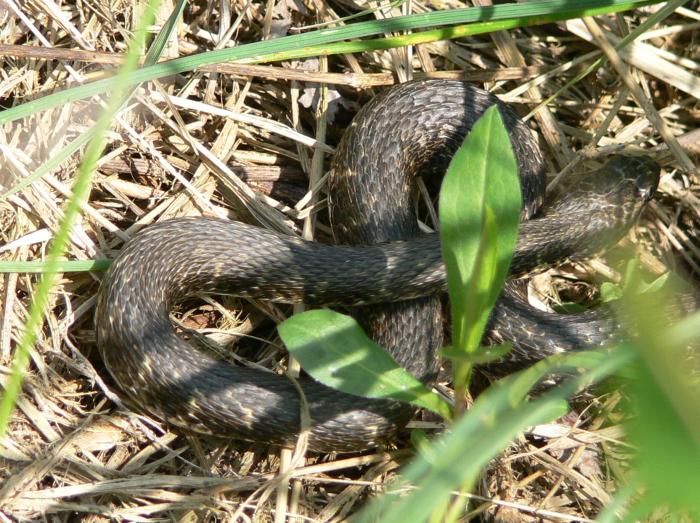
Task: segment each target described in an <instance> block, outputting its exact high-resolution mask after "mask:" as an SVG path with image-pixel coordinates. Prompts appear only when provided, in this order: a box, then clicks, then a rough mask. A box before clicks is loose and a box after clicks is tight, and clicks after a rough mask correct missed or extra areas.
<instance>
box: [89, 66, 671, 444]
mask: <svg viewBox="0 0 700 523" xmlns="http://www.w3.org/2000/svg"><path fill="white" fill-rule="evenodd" d="M493 103H496V100H495V98H494V97H492V96H491V95H489V94H488V93H486V92H484V91H482V90H480V89H477V88H475V87H472V86H469V85H467V84H464V83H462V82H459V81H450V80H424V81H419V82H411V83H408V84H403V85H401V86H397V87H395V88H391V89H389V90H387V92H386V93H384V94H383V95H381V96H378V97H377V98H375V99H374V100H372V101H371V102H370V103H369V104H367V106H366V107H365V108H363V110H362V111H361V112H360V113H359V114H358V115H357V117H356V119H355V120H354V122H353V124H352V126H351V127H350V128H349V129H348V131H347V133H346V135H345V137H344V138H343V140H342V142H341V144H340V145H339V148H338V153H337V155H336V157H335V159H334V161H333V166H332V173H331V181H330V187H329V192H330V194H331V201H330V211H331V221H332V225H333V230H334V234H335V236H336V240H337V241H338V242H339V243H340V244H341V245H323V244H320V243H314V242H307V241H303V240H300V239H298V238H292V237H289V236H284V235H281V234H278V233H275V232H272V231H268V230H264V229H260V228H257V227H254V226H251V225H246V224H242V223H238V222H226V221H222V220H216V219H210V218H183V219H176V220H170V221H167V222H164V223H161V224H157V225H153V226H151V227H149V228H147V229H146V230H144V231H143V232H142V233H140V234H139V235H138V236H136V237H135V238H134V239H133V240H132V241H130V242H128V243H127V245H126V246H125V247H124V249H123V250H122V252H121V253H120V255H119V257H118V258H117V260H116V261H115V263H114V264H113V266H112V267H111V269H110V271H109V273H108V275H107V277H106V278H105V281H104V282H103V284H102V286H101V288H100V292H99V296H98V304H97V312H96V318H95V322H96V329H97V342H98V347H99V350H100V353H101V355H102V357H103V359H104V362H105V365H106V367H107V369H108V370H109V372H110V374H111V375H112V377H113V378H114V380H115V382H116V383H117V384H118V386H119V388H120V389H121V390H122V392H123V393H124V394H125V395H126V396H127V397H128V398H129V399H130V400H131V401H132V402H133V403H134V404H136V405H138V406H139V407H140V408H141V409H143V410H145V411H148V412H150V413H151V414H153V415H155V416H157V417H159V418H161V419H164V420H167V421H169V422H171V423H173V424H175V425H179V426H183V427H186V428H188V429H190V430H196V431H200V432H203V433H211V434H217V435H221V436H225V437H235V438H238V439H245V440H249V441H258V442H264V443H266V444H274V445H292V444H294V443H295V442H296V438H297V436H298V434H299V430H300V429H299V423H300V422H299V419H300V415H299V413H300V402H299V397H298V393H297V391H296V389H295V388H294V386H293V385H292V383H291V382H290V381H289V380H288V379H287V378H285V377H283V376H278V375H276V374H274V373H269V372H263V371H260V370H256V369H250V368H244V367H238V366H233V365H230V364H229V363H226V362H223V361H219V360H216V359H214V358H213V357H212V356H211V355H209V354H206V353H203V352H200V351H198V350H196V349H195V348H194V347H192V346H191V345H189V344H188V343H187V342H186V341H184V340H183V339H182V338H181V337H180V336H179V335H178V334H177V333H176V332H175V330H174V328H173V326H172V324H171V322H170V320H169V317H168V314H169V311H170V310H171V309H172V308H173V306H174V305H175V304H177V303H178V302H179V301H181V300H183V299H184V298H185V297H187V296H189V295H191V294H193V293H196V292H227V293H231V294H236V295H240V296H249V297H254V298H256V299H268V300H273V301H278V302H287V303H290V302H305V303H307V304H310V305H333V304H340V305H344V306H362V307H358V309H357V311H356V312H357V316H358V318H359V319H360V321H361V323H362V324H363V325H364V326H365V327H366V328H367V330H368V332H369V334H370V335H371V336H372V337H373V338H374V339H375V340H377V341H378V342H379V343H381V344H382V345H384V346H387V347H388V348H390V349H391V351H392V353H393V355H394V357H395V358H396V359H397V361H398V362H399V363H400V364H402V365H404V366H405V367H407V368H408V369H409V370H411V371H412V372H413V373H415V374H416V375H418V376H420V377H422V378H424V379H426V380H429V379H430V378H431V377H432V376H433V375H434V374H435V371H436V369H437V358H436V350H437V348H438V347H439V346H440V344H441V342H442V320H441V318H440V316H439V306H438V302H437V298H436V297H435V296H436V293H438V292H440V291H441V290H444V288H445V270H444V266H443V264H442V260H441V254H440V243H439V238H438V236H437V235H422V236H417V234H418V229H417V224H416V221H415V217H414V214H413V203H412V193H413V180H414V178H415V176H417V175H421V176H424V177H426V179H428V180H429V179H431V178H435V177H439V176H441V175H442V174H443V173H444V171H445V168H446V166H447V164H448V162H449V159H450V157H451V156H452V154H453V152H454V150H455V149H456V147H457V146H458V145H459V144H460V143H461V142H462V140H463V138H464V136H465V135H466V133H467V132H468V131H469V129H471V126H472V125H473V123H474V122H475V121H476V119H477V118H478V117H479V116H480V115H481V114H482V113H483V111H484V110H485V109H486V108H487V107H488V106H489V105H491V104H493ZM500 107H501V109H500V110H501V114H502V115H503V117H504V120H505V122H506V125H507V126H508V128H509V132H510V134H511V137H512V142H513V145H514V150H515V153H516V156H517V158H518V165H519V170H520V176H521V180H522V186H523V201H524V208H523V213H522V215H523V218H529V217H531V216H532V215H533V214H534V213H535V212H536V211H537V210H538V209H539V207H540V204H541V202H542V200H543V192H544V170H543V162H542V159H541V155H540V153H539V150H538V148H537V144H536V142H535V140H534V138H533V136H532V134H531V133H530V131H529V130H528V129H527V128H526V127H525V125H524V124H522V123H521V122H520V121H519V120H518V119H517V118H516V117H515V115H514V114H513V113H512V112H511V111H510V110H509V109H507V108H506V107H505V106H502V105H501V106H500ZM658 174H659V168H658V166H656V164H654V163H653V162H652V161H651V160H648V159H646V158H639V157H638V158H630V157H616V158H614V159H612V160H611V161H610V162H608V163H607V164H606V165H605V166H604V167H602V168H601V169H600V170H599V171H597V172H595V173H593V174H591V175H590V176H589V177H588V178H587V181H586V182H585V183H581V184H578V185H577V186H576V188H574V189H573V190H571V191H569V192H568V193H567V194H565V195H564V196H563V197H562V199H560V200H557V201H555V202H553V203H552V204H551V205H549V206H548V207H545V208H544V210H543V213H542V216H541V217H537V218H534V219H532V220H529V221H526V222H523V223H522V224H521V230H520V235H519V240H518V247H517V250H516V255H515V258H514V261H513V270H512V272H513V273H514V274H521V273H524V272H527V271H529V270H532V269H534V268H538V267H541V266H543V265H546V264H551V263H557V262H559V261H561V260H563V259H567V258H570V257H572V256H585V255H587V254H592V253H594V252H596V251H598V250H600V249H601V248H602V247H604V246H605V245H607V244H608V243H610V242H614V241H616V240H617V239H618V238H619V237H620V236H621V235H622V234H624V232H626V230H627V229H628V228H629V226H630V225H631V224H632V223H634V221H635V220H636V218H637V217H638V216H639V214H640V212H641V210H642V208H643V205H644V203H645V202H646V201H647V200H648V198H649V197H650V196H651V194H653V191H654V189H655V188H656V184H657V182H658ZM574 224H575V225H574ZM358 244H359V245H358ZM394 301H397V303H391V304H387V303H386V302H394ZM368 305H369V306H368ZM542 321H544V322H545V323H544V324H541V323H538V322H542ZM596 322H597V323H596ZM562 325H564V326H565V327H564V328H562ZM613 329H614V322H611V321H610V319H609V318H607V317H602V316H600V315H598V316H596V315H595V313H591V314H590V315H588V316H586V315H581V316H571V317H569V318H568V319H566V320H565V321H562V319H561V318H558V317H557V316H553V315H544V316H543V313H539V312H537V311H533V310H532V309H530V308H529V307H528V306H527V305H526V304H524V303H523V302H522V301H520V300H519V298H518V297H517V296H516V295H515V294H514V293H511V292H509V291H508V290H507V291H506V292H505V293H504V295H503V297H502V298H501V299H500V300H499V303H498V305H497V307H496V310H495V311H494V314H493V315H492V318H491V323H490V333H489V336H490V337H491V339H493V340H495V341H500V340H504V339H509V340H510V339H512V340H514V341H515V347H516V350H515V351H514V356H513V358H514V361H513V362H512V363H514V365H515V366H517V365H518V362H520V365H521V366H522V365H523V364H525V363H530V362H532V361H534V360H537V359H541V358H542V357H544V356H546V355H548V354H550V353H552V352H557V351H563V350H570V349H572V348H577V347H579V346H580V345H581V342H582V341H585V344H586V345H587V346H595V345H598V344H600V343H603V342H604V341H605V340H606V339H608V337H609V335H610V332H612V330H613ZM572 333H573V335H572ZM547 340H554V341H547ZM299 382H300V384H301V387H302V389H303V390H304V394H305V396H306V399H307V401H308V404H309V409H310V414H311V434H310V439H309V445H310V448H311V449H312V450H315V451H341V452H343V451H360V450H364V449H367V448H371V447H374V446H376V445H378V444H380V443H382V442H385V441H387V440H390V439H392V438H393V437H394V436H395V435H396V433H397V432H398V431H399V430H401V428H402V427H403V426H404V425H405V423H406V422H407V420H408V419H409V417H410V415H411V412H412V411H411V409H410V408H407V407H406V406H405V405H403V404H401V403H398V402H393V401H382V400H368V399H363V398H360V397H356V396H351V395H348V394H343V393H340V392H337V391H334V390H331V389H329V388H327V387H325V386H323V385H321V384H319V383H317V382H315V381H313V380H312V379H309V378H301V379H300V380H299Z"/></svg>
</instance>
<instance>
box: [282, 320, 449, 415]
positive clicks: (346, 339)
mask: <svg viewBox="0 0 700 523" xmlns="http://www.w3.org/2000/svg"><path fill="white" fill-rule="evenodd" d="M277 329H278V331H279V334H280V337H281V338H282V341H283V342H284V344H285V345H286V346H287V349H288V350H289V352H290V354H292V356H294V357H295V358H296V359H297V360H299V362H300V363H301V366H302V367H303V368H304V370H305V371H306V372H308V373H309V374H310V375H311V376H313V377H314V378H315V379H317V380H318V381H320V382H321V383H323V384H325V385H328V386H329V387H333V388H334V389H337V390H340V391H343V392H347V393H349V394H355V395H358V396H363V397H366V398H391V399H395V400H400V401H408V402H411V403H413V404H415V405H417V406H419V407H424V408H426V409H430V410H432V411H433V412H436V413H437V414H440V415H441V416H442V417H444V418H448V419H449V418H450V415H451V414H450V407H449V405H448V404H447V403H446V402H445V401H444V400H443V399H442V398H440V397H439V396H438V395H437V394H435V393H433V392H431V391H430V390H428V389H427V388H426V387H425V386H424V385H423V384H422V383H421V382H420V381H418V380H417V379H416V378H414V377H413V376H412V375H411V374H410V373H408V372H407V371H406V370H404V369H403V368H401V367H400V366H399V365H398V364H397V363H396V361H394V359H393V358H392V357H391V355H389V353H388V352H386V350H384V349H383V348H382V347H380V346H379V345H377V344H376V343H374V342H373V341H372V340H371V339H369V338H368V337H367V335H366V334H365V333H364V331H363V330H362V328H361V327H360V326H359V324H358V323H357V322H356V321H355V320H354V319H353V318H351V317H350V316H345V315H344V314H340V313H338V312H335V311H332V310H329V309H320V310H313V311H307V312H304V313H302V314H297V315H295V316H292V317H291V318H289V319H287V320H285V321H284V322H282V323H281V324H280V325H279V326H278V328H277Z"/></svg>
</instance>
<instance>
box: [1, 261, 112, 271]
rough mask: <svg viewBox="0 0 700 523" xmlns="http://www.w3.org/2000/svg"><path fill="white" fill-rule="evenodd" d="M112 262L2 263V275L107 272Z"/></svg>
mask: <svg viewBox="0 0 700 523" xmlns="http://www.w3.org/2000/svg"><path fill="white" fill-rule="evenodd" d="M110 265H112V260H79V261H78V260H70V261H67V260H59V261H57V262H56V263H55V264H49V263H48V262H47V261H0V274H2V273H7V272H20V273H43V272H49V270H54V271H55V272H91V271H106V270H107V269H109V266H110Z"/></svg>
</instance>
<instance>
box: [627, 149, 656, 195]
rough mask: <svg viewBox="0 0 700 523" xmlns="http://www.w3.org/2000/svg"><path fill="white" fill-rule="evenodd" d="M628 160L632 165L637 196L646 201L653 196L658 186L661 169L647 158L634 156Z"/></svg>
mask: <svg viewBox="0 0 700 523" xmlns="http://www.w3.org/2000/svg"><path fill="white" fill-rule="evenodd" d="M629 160H630V163H631V164H632V165H634V171H633V172H634V173H635V179H634V181H635V185H636V188H637V191H638V193H639V196H640V197H641V198H642V199H643V200H644V201H648V200H650V199H651V198H652V196H654V193H655V192H656V189H657V187H658V186H659V177H660V175H661V167H660V166H659V164H658V163H656V162H655V161H654V160H652V159H651V158H649V157H648V156H635V157H632V158H629Z"/></svg>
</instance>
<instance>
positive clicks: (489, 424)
mask: <svg viewBox="0 0 700 523" xmlns="http://www.w3.org/2000/svg"><path fill="white" fill-rule="evenodd" d="M634 358H635V353H634V351H633V350H630V349H629V348H628V347H619V348H617V349H615V350H612V351H590V352H586V353H575V354H568V355H564V356H556V357H553V358H550V359H548V360H544V361H541V362H539V363H538V364H537V365H535V366H533V367H531V368H530V369H527V370H526V371H523V372H521V373H518V374H515V375H513V376H509V377H508V378H505V379H504V380H501V382H499V383H497V384H496V385H495V386H493V387H491V388H490V389H489V390H487V391H486V392H485V393H483V394H482V395H481V396H479V398H478V399H477V401H476V402H475V403H474V406H473V407H472V408H471V410H470V411H469V412H467V413H466V414H465V415H464V417H462V418H461V419H460V420H459V421H458V422H457V423H455V425H454V426H453V428H452V429H451V431H450V432H449V433H448V434H446V435H445V436H443V437H442V438H441V440H440V441H438V442H436V443H435V444H434V445H433V446H432V448H430V449H428V450H427V451H425V452H421V454H420V455H419V456H417V457H416V459H415V460H414V461H413V462H412V463H411V464H410V465H409V466H408V467H406V469H405V471H404V472H403V473H402V480H401V481H399V482H398V484H397V485H396V488H394V489H392V490H393V492H389V493H387V494H385V495H384V496H382V497H381V498H379V499H376V500H374V501H373V502H372V503H371V504H370V505H369V506H368V507H367V508H366V509H365V510H364V511H363V512H361V513H360V514H359V515H358V516H357V517H356V518H355V519H354V521H355V522H357V523H365V522H370V521H381V522H382V523H404V522H405V521H411V522H417V523H418V522H422V521H427V520H428V518H429V517H430V515H431V513H432V512H433V510H434V509H436V508H438V507H441V506H443V505H444V503H445V502H446V501H447V500H449V498H450V496H451V495H452V493H453V492H454V491H455V490H457V489H458V488H459V487H461V486H463V485H465V484H472V485H473V484H474V482H475V481H476V479H477V478H478V476H479V474H480V472H481V470H482V469H483V467H484V466H486V465H487V464H488V462H489V461H490V460H491V459H493V458H494V457H495V456H496V455H497V454H498V453H499V452H501V451H502V450H503V449H504V448H505V447H506V446H507V445H508V444H509V443H510V441H511V440H512V439H513V438H514V437H515V436H516V435H517V434H518V433H519V432H521V431H522V430H523V429H525V428H526V427H528V426H530V425H535V424H538V423H544V422H547V421H550V420H552V419H554V418H556V417H558V416H561V415H563V414H564V413H565V412H566V411H567V410H568V407H567V405H566V401H565V398H566V397H568V396H569V395H570V394H571V393H572V392H574V391H575V390H577V389H580V388H581V387H584V386H587V385H590V384H591V383H593V382H596V381H599V380H601V379H603V378H604V377H606V376H609V375H611V374H612V373H614V372H616V371H617V370H619V369H621V368H623V367H624V366H626V365H629V364H630V363H631V362H632V361H634ZM567 369H568V370H569V371H572V372H575V369H578V370H579V372H580V374H579V375H577V376H576V377H575V378H573V379H571V380H569V382H567V383H566V384H565V386H563V387H561V388H558V389H555V390H554V391H552V392H549V393H547V394H546V395H544V396H542V397H541V399H538V400H536V401H533V402H531V403H524V402H523V399H524V397H525V395H526V394H527V392H528V391H529V390H530V388H531V387H532V385H533V384H534V383H536V382H537V381H539V380H540V379H542V378H543V377H545V376H547V375H548V374H550V373H552V372H561V371H564V370H567ZM406 486H413V487H414V489H413V490H411V491H410V492H409V493H408V494H406V495H404V496H403V497H400V495H399V494H398V493H397V492H398V491H399V490H405V489H401V487H406Z"/></svg>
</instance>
